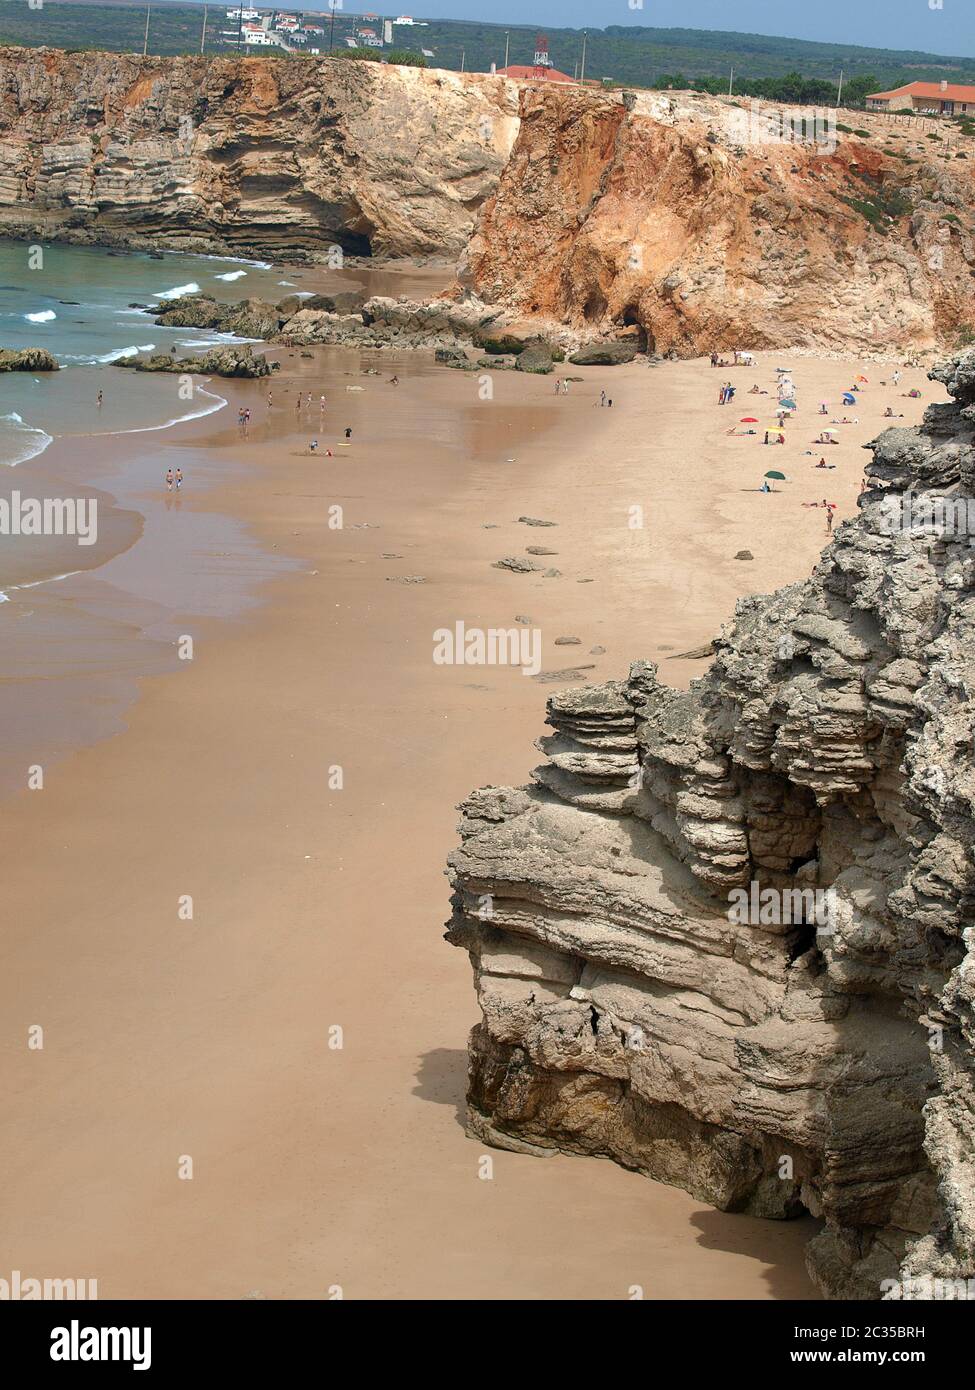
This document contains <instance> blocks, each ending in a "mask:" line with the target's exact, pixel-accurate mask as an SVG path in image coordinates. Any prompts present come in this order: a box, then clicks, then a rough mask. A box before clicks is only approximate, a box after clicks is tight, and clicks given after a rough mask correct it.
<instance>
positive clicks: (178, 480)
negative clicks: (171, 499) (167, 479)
mask: <svg viewBox="0 0 975 1390" xmlns="http://www.w3.org/2000/svg"><path fill="white" fill-rule="evenodd" d="M182 486H183V470H182V468H177V470H176V491H177V492H179V490H180V488H181V487H182Z"/></svg>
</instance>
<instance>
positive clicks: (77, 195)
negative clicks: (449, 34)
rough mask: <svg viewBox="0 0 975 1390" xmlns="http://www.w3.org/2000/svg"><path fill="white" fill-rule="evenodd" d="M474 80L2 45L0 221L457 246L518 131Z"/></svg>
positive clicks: (125, 232)
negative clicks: (20, 47) (6, 46)
mask: <svg viewBox="0 0 975 1390" xmlns="http://www.w3.org/2000/svg"><path fill="white" fill-rule="evenodd" d="M516 92H517V89H516V88H515V86H514V84H513V83H511V82H508V81H507V80H506V79H504V78H500V77H491V76H487V75H473V74H467V75H463V74H459V73H450V72H440V71H425V70H423V69H419V68H409V67H395V66H392V67H385V66H381V65H379V64H375V63H350V62H347V61H342V60H339V59H321V60H317V59H313V58H284V57H259V58H238V57H228V58H204V57H199V58H195V57H187V58H152V57H147V58H142V57H137V56H135V55H133V54H120V53H98V52H92V53H62V52H57V51H55V50H52V49H19V48H2V49H0V137H2V138H0V230H3V231H4V232H5V233H6V234H8V235H11V234H12V235H20V236H35V235H36V236H42V237H53V236H59V237H69V238H70V237H73V238H74V239H77V240H89V241H101V242H113V241H115V242H118V243H120V244H128V245H138V244H154V245H159V246H165V247H170V248H177V249H185V250H191V249H195V250H207V251H220V252H232V253H239V254H247V255H256V256H267V255H273V256H293V255H301V254H309V255H315V254H319V253H324V252H325V251H326V249H327V248H328V247H329V246H334V245H338V246H341V247H343V248H344V249H345V250H346V251H349V252H357V253H358V252H363V253H366V254H369V253H370V252H373V253H378V252H389V253H392V254H399V255H413V254H421V253H430V252H455V253H456V252H459V251H460V249H461V248H462V247H463V245H464V244H465V242H466V240H467V237H468V235H469V233H470V230H471V227H472V225H473V221H474V216H475V213H476V211H477V209H478V207H479V206H480V204H481V202H482V201H483V200H484V198H485V197H486V196H487V195H488V194H489V193H490V192H492V191H493V190H494V188H495V187H496V185H497V179H498V175H499V173H500V171H501V168H502V166H503V164H504V162H505V160H506V159H507V156H508V153H509V151H510V149H511V146H512V143H513V141H514V137H515V134H516V132H517V127H518V110H517V95H516Z"/></svg>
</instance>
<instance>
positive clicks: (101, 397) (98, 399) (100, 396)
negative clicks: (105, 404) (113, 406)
mask: <svg viewBox="0 0 975 1390" xmlns="http://www.w3.org/2000/svg"><path fill="white" fill-rule="evenodd" d="M104 399H105V395H104V392H102V391H99V393H98V395H97V396H96V397H95V404H96V405H97V406H98V409H99V410H101V408H102V401H103V400H104Z"/></svg>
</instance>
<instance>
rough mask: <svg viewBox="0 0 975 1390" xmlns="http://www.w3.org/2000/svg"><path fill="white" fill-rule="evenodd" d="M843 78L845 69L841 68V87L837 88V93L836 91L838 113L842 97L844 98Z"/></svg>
mask: <svg viewBox="0 0 975 1390" xmlns="http://www.w3.org/2000/svg"><path fill="white" fill-rule="evenodd" d="M843 76H844V74H843V69H842V68H840V85H839V87H838V88H837V91H836V109H837V111H838V110H839V109H840V99H841V98H842V96H843Z"/></svg>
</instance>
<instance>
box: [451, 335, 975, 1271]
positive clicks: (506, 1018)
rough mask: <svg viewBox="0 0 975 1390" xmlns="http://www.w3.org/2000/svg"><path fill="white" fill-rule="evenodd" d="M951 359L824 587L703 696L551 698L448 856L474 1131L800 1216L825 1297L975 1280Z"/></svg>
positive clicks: (973, 790)
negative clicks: (473, 995) (592, 1157)
mask: <svg viewBox="0 0 975 1390" xmlns="http://www.w3.org/2000/svg"><path fill="white" fill-rule="evenodd" d="M932 376H933V377H935V378H936V379H937V380H939V381H943V382H944V383H945V384H946V385H947V387H948V390H949V392H950V393H951V394H952V396H953V397H954V403H953V404H949V405H943V406H941V405H939V406H933V407H931V408H930V409H929V410H928V412H927V415H926V417H925V423H924V426H923V427H922V428H921V429H919V430H905V429H896V428H895V429H891V430H888V431H887V432H886V433H885V434H884V435H882V436H881V438H880V439H879V441H877V442H876V443H875V445H874V446H873V448H874V458H873V461H872V463H870V464H869V465H868V468H867V473H868V475H869V478H870V483H871V487H870V490H869V491H868V492H867V493H865V494H864V496H863V498H862V510H861V514H860V516H859V517H858V518H857V519H856V520H855V521H853V522H850V523H847V524H845V525H843V526H842V527H841V528H840V529H839V531H838V533H837V534H836V536H835V538H834V539H833V541H832V542H831V544H830V545H829V547H828V548H827V550H826V551H825V552H824V554H823V557H822V560H821V561H820V564H819V565H818V567H817V568H816V570H815V572H814V574H813V575H812V577H811V578H810V579H809V580H808V581H807V582H805V583H802V584H796V585H792V586H790V587H788V588H786V589H782V590H780V591H779V592H777V593H774V594H772V595H770V596H766V597H760V598H750V599H746V600H743V601H742V602H740V603H739V605H738V608H737V612H736V617H735V621H734V623H733V625H732V626H731V627H730V630H727V631H724V632H723V633H722V635H721V636H720V638H719V639H718V640H717V643H716V649H717V654H716V657H715V660H714V662H713V664H712V666H711V668H710V670H709V672H708V674H707V675H706V676H705V677H703V678H702V679H701V680H699V681H696V682H695V683H694V685H693V686H692V689H691V691H690V692H689V693H687V694H684V693H679V692H677V691H674V690H671V689H669V688H667V687H666V686H663V685H661V684H660V683H659V682H658V680H657V676H656V671H655V668H654V667H653V666H652V665H649V664H645V663H639V664H637V665H635V666H634V667H633V668H632V669H631V672H630V675H629V679H628V680H626V681H620V682H612V683H610V684H608V685H603V686H598V687H591V688H584V689H575V690H570V691H568V692H564V693H562V694H559V695H556V696H554V697H553V698H552V699H551V700H550V701H549V706H548V710H549V713H548V723H549V724H550V725H551V727H552V730H553V732H552V733H551V734H550V735H549V736H548V737H547V738H545V739H543V740H542V742H541V745H540V747H541V748H542V751H544V753H545V754H546V757H547V761H546V762H545V763H544V764H543V766H542V767H540V768H539V769H538V770H537V771H536V773H535V785H534V786H532V787H530V788H523V789H520V790H512V789H498V788H488V789H483V790H481V791H478V792H475V793H474V794H473V795H472V796H471V797H470V799H469V800H468V801H467V802H466V803H465V804H464V806H463V807H462V811H463V822H462V825H461V834H462V847H461V848H460V849H459V850H458V851H456V852H455V854H454V855H453V856H452V859H451V875H452V881H453V883H454V886H455V894H454V913H453V917H452V920H451V922H450V924H449V930H448V939H449V940H450V941H451V942H453V943H454V944H456V945H459V946H463V947H465V948H466V949H467V950H468V951H469V952H470V956H471V960H472V963H473V966H474V972H475V981H476V986H477V993H478V1000H479V1003H480V1006H481V1010H482V1013H483V1021H482V1022H481V1024H479V1025H478V1027H476V1028H475V1029H474V1031H473V1033H472V1035H471V1042H470V1086H469V1093H468V1107H469V1109H468V1115H469V1124H470V1129H471V1131H472V1132H473V1133H474V1134H476V1135H478V1136H479V1137H481V1138H482V1139H484V1140H485V1141H486V1142H488V1143H492V1144H495V1145H498V1146H501V1147H506V1148H512V1149H516V1150H519V1151H521V1152H527V1153H535V1154H544V1153H549V1152H552V1151H553V1150H562V1151H566V1152H574V1153H586V1154H596V1155H600V1156H604V1157H608V1158H612V1159H615V1160H616V1161H617V1162H618V1163H621V1164H623V1165H625V1166H626V1167H629V1168H633V1169H637V1170H639V1171H640V1172H642V1173H644V1174H646V1175H648V1176H650V1177H652V1178H657V1179H660V1180H662V1181H665V1182H669V1183H674V1184H677V1185H678V1186H681V1187H684V1188H686V1189H687V1190H688V1191H689V1192H691V1193H693V1194H694V1195H695V1196H697V1197H698V1198H701V1199H702V1200H705V1201H707V1202H710V1203H712V1204H714V1205H715V1206H718V1207H721V1208H723V1209H727V1210H731V1211H744V1212H751V1213H755V1214H759V1215H763V1216H769V1217H779V1218H787V1217H790V1216H792V1215H795V1214H797V1213H800V1212H802V1211H809V1212H811V1213H813V1214H814V1215H816V1216H819V1217H821V1218H822V1220H823V1226H822V1230H821V1232H820V1233H819V1234H818V1235H817V1236H816V1237H815V1238H814V1239H813V1240H812V1242H811V1244H810V1246H809V1249H808V1260H809V1267H810V1270H811V1273H812V1275H813V1277H814V1278H815V1279H816V1280H817V1282H818V1283H819V1285H820V1286H821V1287H822V1288H823V1289H824V1290H825V1292H826V1293H827V1294H829V1295H831V1296H846V1297H860V1298H879V1297H881V1296H882V1294H883V1293H885V1292H890V1287H891V1286H889V1285H887V1284H885V1282H884V1281H887V1280H894V1281H898V1280H899V1281H901V1282H903V1281H904V1280H905V1279H907V1278H912V1279H914V1280H916V1281H917V1282H916V1283H915V1284H914V1285H913V1286H912V1287H914V1288H915V1289H919V1290H921V1291H922V1292H921V1293H920V1295H916V1296H932V1295H931V1293H930V1292H923V1291H930V1290H934V1294H933V1296H935V1297H938V1296H945V1295H944V1292H943V1290H944V1289H945V1287H947V1288H948V1289H949V1292H950V1290H951V1288H952V1286H951V1284H950V1281H952V1280H959V1279H966V1280H967V1279H971V1278H973V1277H975V736H973V718H972V696H973V694H975V551H973V549H972V548H971V546H970V544H969V535H975V352H970V353H968V354H967V355H966V356H961V357H956V358H954V359H952V360H951V361H950V362H949V363H948V364H947V365H946V366H944V367H942V368H940V369H938V370H937V371H935V372H934V373H932ZM946 507H947V508H949V510H948V511H947V514H946V513H945V508H946ZM939 509H940V510H939ZM946 520H947V524H946ZM958 531H960V532H961V534H953V532H958ZM753 885H756V886H755V887H753ZM787 895H788V896H787ZM742 897H744V898H745V899H746V902H747V905H746V906H745V907H744V908H742V906H741V898H742ZM733 908H734V909H735V910H732V909H733ZM756 908H757V909H758V910H757V911H756ZM935 1280H941V1281H949V1282H948V1284H947V1285H945V1284H944V1283H942V1284H936V1283H934V1282H932V1281H935Z"/></svg>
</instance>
